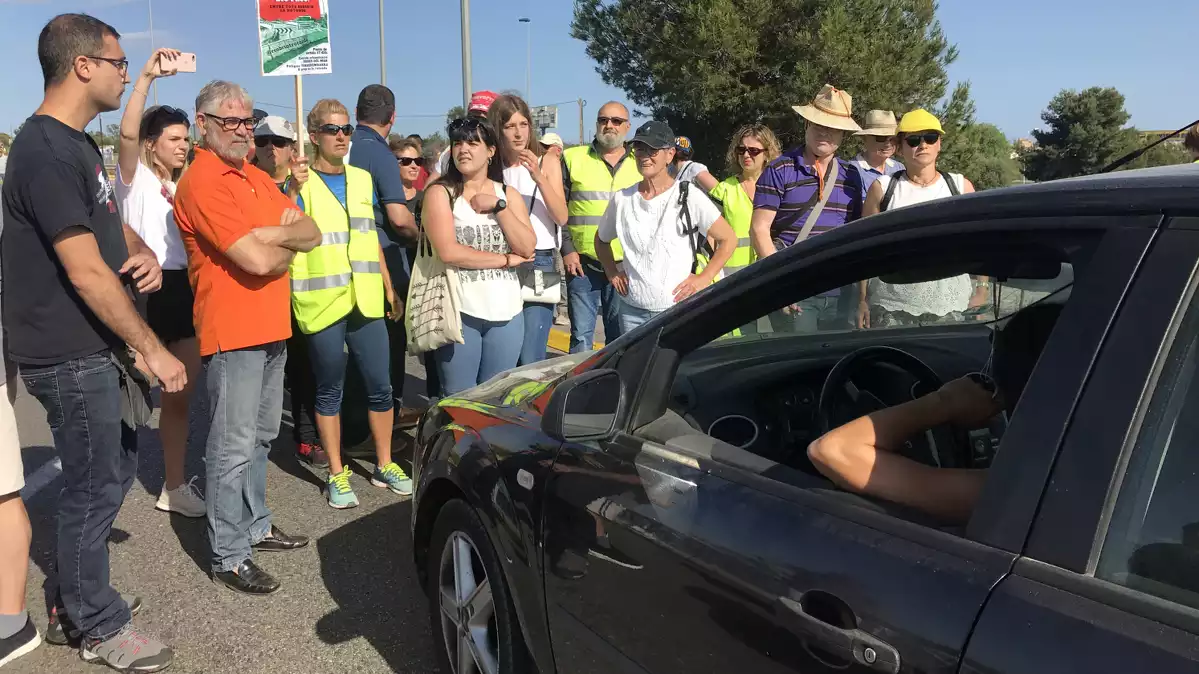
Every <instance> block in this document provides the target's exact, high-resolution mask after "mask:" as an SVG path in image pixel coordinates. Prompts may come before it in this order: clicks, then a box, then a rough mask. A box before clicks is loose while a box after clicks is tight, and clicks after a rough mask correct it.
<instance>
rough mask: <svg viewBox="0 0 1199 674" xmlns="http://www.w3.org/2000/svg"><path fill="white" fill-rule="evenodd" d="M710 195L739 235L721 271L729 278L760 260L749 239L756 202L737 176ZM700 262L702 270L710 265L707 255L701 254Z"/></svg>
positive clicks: (721, 182)
mask: <svg viewBox="0 0 1199 674" xmlns="http://www.w3.org/2000/svg"><path fill="white" fill-rule="evenodd" d="M709 194H711V195H712V198H714V199H716V200H717V201H719V202H720V203H721V214H722V215H724V219H725V220H726V221H727V222H728V223H729V226H730V227H732V228H733V233H734V234H736V235H737V247H736V248H735V249H734V250H733V256H732V257H730V258H729V261H728V262H726V263H725V265H724V269H721V270H720V271H721V273H722V274H724V275H725V276H728V275H729V274H732V273H734V272H737V271H740V270H742V269H744V268H746V267H748V266H749V265H750V264H751V263H752V262H754V261H755V260H757V259H758V255H757V253H755V252H754V248H753V246H752V245H751V244H750V238H749V225H750V222H751V221H752V220H753V217H754V202H753V200H752V199H750V198H749V195H748V194H746V193H745V190H743V189H741V181H740V180H738V179H737V176H731V177H729V178H725V179H724V180H722V181H720V182H719V183H718V184H717V185H716V187H713V188H712V191H711V192H709ZM699 260H700V267H701V268H702V267H703V266H704V265H706V264H707V263H708V257H707V256H706V255H702V254H701V255H700V257H699Z"/></svg>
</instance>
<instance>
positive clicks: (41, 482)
mask: <svg viewBox="0 0 1199 674" xmlns="http://www.w3.org/2000/svg"><path fill="white" fill-rule="evenodd" d="M61 474H62V461H61V460H60V459H59V458H58V457H57V456H56V457H54V458H53V459H51V460H49V461H47V462H46V463H45V464H44V465H43V466H42V467H41V468H38V469H37V470H35V471H33V473H32V474H30V476H29V477H27V478H25V487H24V488H23V489H21V498H22V499H24V500H26V501H28V500H29V499H31V498H33V497H34V495H35V494H37V493H38V492H39V491H41V490H42V489H45V488H46V487H47V486H49V485H50V483H51V482H54V480H55V479H56V478H57V477H58V476H59V475H61Z"/></svg>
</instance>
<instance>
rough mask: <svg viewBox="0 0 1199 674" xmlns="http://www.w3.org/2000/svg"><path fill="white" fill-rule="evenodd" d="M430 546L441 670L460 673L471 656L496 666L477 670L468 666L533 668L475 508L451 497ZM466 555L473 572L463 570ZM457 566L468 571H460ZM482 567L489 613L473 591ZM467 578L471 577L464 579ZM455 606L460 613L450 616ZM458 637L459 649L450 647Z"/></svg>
mask: <svg viewBox="0 0 1199 674" xmlns="http://www.w3.org/2000/svg"><path fill="white" fill-rule="evenodd" d="M428 549H429V553H428V559H427V565H428V574H427V577H428V581H427V587H426V588H425V592H426V594H427V595H428V597H429V616H430V621H431V627H432V632H433V640H434V649H435V650H436V654H437V660H438V663H439V664H440V666H441V669H442V671H444V672H448V673H452V674H461V672H462V670H461V669H460V667H459V662H461V658H463V657H466V658H470V659H473V660H474V661H475V662H476V663H478V659H479V658H480V657H482V658H483V659H485V660H486V661H487V664H489V665H494V667H495V668H494V669H489V668H488V667H487V666H479V665H477V664H476V665H475V669H473V670H468V671H478V672H496V673H498V674H526V673H532V672H535V671H536V668H535V667H534V666H533V664H532V660H531V658H530V657H529V654H528V650H527V649H526V647H525V644H524V637H523V635H522V634H521V630H520V623H519V621H518V619H517V617H516V609H515V608H514V607H513V605H512V599H511V597H510V595H509V593H508V584H507V582H506V581H505V579H504V575H503V570H502V569H501V568H500V565H499V562H498V560H497V556H496V553H495V551H494V549H493V548H492V546H491V540H490V538H488V536H487V532H486V530H485V529H484V528H483V523H482V521H481V520H480V519H479V516H478V514H476V513H475V511H474V509H473V508H471V507H470V505H468V504H467V503H466V502H465V501H463V500H461V499H453V500H451V501H449V502H447V503H446V504H445V505H444V506H442V508H441V511H440V512H439V513H438V514H437V520H436V522H434V524H433V533H432V536H431V538H430V540H429V548H428ZM467 558H469V571H465V569H466V567H467V564H466V562H467ZM447 564H448V565H449V567H448V568H447ZM451 569H453V570H451ZM459 570H463V571H464V573H462V574H460V573H458V571H459ZM480 572H482V573H484V574H486V575H485V579H486V582H487V589H488V590H489V591H490V599H491V601H490V615H485V614H486V613H487V610H486V608H485V607H484V606H483V605H482V603H481V602H480V601H479V599H481V598H482V594H481V593H478V592H475V590H477V589H478V586H481V585H482V581H481V580H480ZM464 577H466V578H468V580H464ZM469 578H473V581H474V583H475V586H476V587H475V588H474V590H472V588H471V587H470V585H471V583H470V582H469ZM447 592H448V593H449V594H446V593H447ZM454 595H466V596H467V597H468V599H469V598H470V597H472V596H473V597H474V598H475V601H473V602H471V601H461V600H460V599H459V597H455V596H454ZM451 600H453V601H452V603H453V606H449V607H447V605H446V603H447V602H451ZM455 609H456V618H455V617H451V614H454V613H455ZM463 623H466V624H467V626H468V627H467V628H466V629H465V630H464V629H462V627H461V625H462V624H463ZM464 638H468V639H469V640H470V645H473V648H471V647H468V646H465V645H464V644H463V641H462V640H463V639H464ZM454 642H456V643H457V645H458V646H459V648H457V649H455V648H453V647H452V643H454Z"/></svg>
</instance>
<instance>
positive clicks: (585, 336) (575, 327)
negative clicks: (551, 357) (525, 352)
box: [566, 255, 621, 353]
mask: <svg viewBox="0 0 1199 674" xmlns="http://www.w3.org/2000/svg"><path fill="white" fill-rule="evenodd" d="M579 257H580V259H581V260H582V262H583V275H582V276H570V275H569V274H568V275H567V276H568V278H569V279H570V280H569V281H567V282H566V291H567V293H568V299H567V303H566V311H567V314H569V315H570V352H571V353H582V352H584V351H590V350H591V349H592V348H594V347H593V340H594V338H595V317H596V315H597V314H598V313H599V310H600V307H601V305H602V307H603V310H604V340H605V341H606V342H608V343H611V342H612V341H613V340H615V339H616V338H617V337H620V334H621V332H620V320H619V318H618V309H619V307H618V305H617V302H616V289H615V288H613V287H612V284H611V283H609V282H608V277H607V275H605V274H604V269H603V267H602V266H601V265H600V263H599V262H598V261H597V260H593V259H591V258H589V257H587V256H584V255H581V256H579Z"/></svg>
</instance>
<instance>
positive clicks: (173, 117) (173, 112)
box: [154, 105, 190, 124]
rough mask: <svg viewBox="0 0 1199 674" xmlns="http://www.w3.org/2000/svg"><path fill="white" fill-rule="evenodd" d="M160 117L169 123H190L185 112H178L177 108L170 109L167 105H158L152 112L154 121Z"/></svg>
mask: <svg viewBox="0 0 1199 674" xmlns="http://www.w3.org/2000/svg"><path fill="white" fill-rule="evenodd" d="M160 117H165V118H167V120H168V121H171V122H178V123H181V124H188V123H190V122H189V120H188V118H187V113H186V112H184V111H183V110H180V109H179V108H172V107H171V106H169V105H160V106H158V109H157V110H155V111H154V119H158V118H160Z"/></svg>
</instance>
